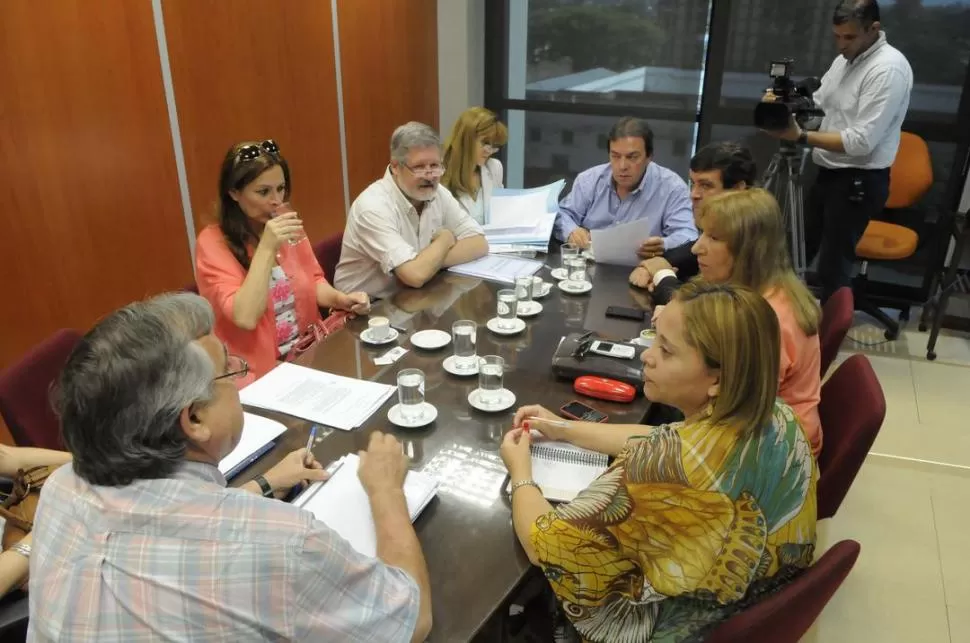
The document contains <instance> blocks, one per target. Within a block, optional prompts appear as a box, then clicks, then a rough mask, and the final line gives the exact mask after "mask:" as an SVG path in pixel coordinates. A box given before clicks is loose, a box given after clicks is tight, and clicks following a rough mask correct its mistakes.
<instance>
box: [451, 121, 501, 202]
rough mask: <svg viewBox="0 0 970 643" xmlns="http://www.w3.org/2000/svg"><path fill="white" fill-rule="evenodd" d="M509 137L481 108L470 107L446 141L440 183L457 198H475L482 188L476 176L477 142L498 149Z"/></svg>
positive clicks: (498, 122) (499, 123)
mask: <svg viewBox="0 0 970 643" xmlns="http://www.w3.org/2000/svg"><path fill="white" fill-rule="evenodd" d="M508 138H509V132H508V130H507V129H506V128H505V125H504V124H503V123H502V122H501V121H499V120H498V117H497V116H496V115H495V114H494V113H493V112H491V111H490V110H487V109H485V108H484V107H470V108H468V109H466V110H465V111H464V112H462V113H461V116H459V117H458V120H457V121H455V126H454V127H452V128H451V135H450V136H449V137H448V140H447V141H445V154H444V163H445V175H444V176H443V177H441V184H442V185H444V186H445V187H446V188H448V189H449V190H450V191H451V193H452V194H454V195H455V196H456V197H457V196H458V195H459V194H467V195H469V196H475V195H476V194H478V188H479V187H481V185H480V182H479V179H478V176H477V174H476V173H475V170H476V168H477V167H478V159H477V158H476V156H477V155H476V150H477V148H478V141H479V140H482V141H484V142H485V143H488V144H490V145H494V146H495V147H501V146H502V145H505V142H506V141H507V140H508Z"/></svg>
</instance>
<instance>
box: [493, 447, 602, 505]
mask: <svg viewBox="0 0 970 643" xmlns="http://www.w3.org/2000/svg"><path fill="white" fill-rule="evenodd" d="M608 465H609V456H607V455H606V454H605V453H597V452H595V451H590V450H589V449H583V448H581V447H577V446H573V445H572V444H569V443H567V442H555V441H552V442H536V443H533V445H532V479H533V480H535V481H536V484H538V485H539V488H540V489H542V495H544V496H545V497H546V499H547V500H552V501H554V502H568V501H570V500H572V499H573V498H575V497H576V495H577V494H578V493H579V492H580V491H582V490H583V489H585V488H586V487H588V486H589V485H590V483H592V482H593V480H596V478H598V477H600V476H601V475H602V474H603V472H604V471H606V467H607V466H608ZM509 486H510V487H511V484H510V485H509Z"/></svg>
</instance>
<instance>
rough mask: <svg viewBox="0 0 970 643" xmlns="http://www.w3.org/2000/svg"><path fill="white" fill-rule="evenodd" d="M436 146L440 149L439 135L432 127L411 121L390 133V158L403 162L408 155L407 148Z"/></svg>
mask: <svg viewBox="0 0 970 643" xmlns="http://www.w3.org/2000/svg"><path fill="white" fill-rule="evenodd" d="M432 146H433V147H437V148H438V149H439V150H440V149H441V137H440V136H438V132H436V131H434V128H433V127H431V126H429V125H425V124H424V123H419V122H417V121H411V122H409V123H405V124H404V125H400V126H399V127H398V128H397V129H395V130H394V133H393V134H391V160H392V161H397V162H398V163H404V162H405V161H406V159H407V156H408V150H410V149H412V148H415V147H432Z"/></svg>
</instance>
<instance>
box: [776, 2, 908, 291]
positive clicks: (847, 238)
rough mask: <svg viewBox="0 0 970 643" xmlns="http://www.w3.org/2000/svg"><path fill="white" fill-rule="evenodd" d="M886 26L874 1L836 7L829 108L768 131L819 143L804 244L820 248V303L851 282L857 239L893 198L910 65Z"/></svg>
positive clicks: (823, 95) (811, 250)
mask: <svg viewBox="0 0 970 643" xmlns="http://www.w3.org/2000/svg"><path fill="white" fill-rule="evenodd" d="M881 26H882V25H881V24H880V22H879V3H878V2H876V0H841V1H840V2H839V3H838V4H837V5H836V7H835V11H834V12H833V14H832V32H833V34H834V36H835V44H836V46H837V48H838V50H839V54H840V55H839V56H838V57H837V58H836V59H835V61H834V62H833V63H832V66H831V67H829V70H828V71H827V72H826V73H825V75H824V76H823V77H822V84H821V86H820V87H819V89H818V91H816V92H815V95H814V98H815V102H816V103H817V104H818V106H819V107H820V108H821V109H822V110H823V111H824V112H825V118H823V119H822V125H821V128H820V129H819V131H817V132H805V131H802V129H801V128H800V127H799V126H798V124H797V123H796V122H795V120H794V118H793V119H792V120H791V124H790V125H789V127H788V128H787V129H785V130H780V131H774V132H769V133H770V134H772V135H773V136H775V137H777V138H780V139H783V140H787V141H797V142H799V143H801V144H803V145H811V146H812V147H814V148H815V150H814V151H813V152H812V159H813V160H814V161H815V164H816V165H817V166H818V167H819V173H818V178H817V179H816V181H815V185H814V186H812V189H811V191H810V192H809V195H808V200H807V206H806V213H805V238H806V244H805V245H806V256H807V257H808V258H809V259H811V258H812V257H813V256H814V255H815V254H816V253H817V254H818V276H819V280H820V281H821V284H822V301H823V302H824V301H825V300H826V299H828V297H829V296H830V295H831V294H832V293H834V292H835V291H836V290H838V289H839V288H841V287H842V286H848V285H849V284H850V283H851V279H852V267H853V264H854V262H855V247H856V244H857V243H858V242H859V239H860V238H861V237H862V234H863V233H864V232H865V230H866V226H867V225H868V224H869V219H870V218H871V217H872V216H873V215H874V214H877V213H879V212H880V211H881V210H882V208H883V206H884V205H885V203H886V199H887V198H888V197H889V168H890V167H891V166H892V164H893V161H894V160H895V158H896V151H897V150H898V149H899V139H900V128H901V127H902V124H903V120H904V119H905V117H906V110H907V109H908V108H909V97H910V92H911V90H912V88H913V71H912V69H911V68H910V66H909V62H908V61H907V60H906V57H905V56H903V54H902V53H901V52H900V51H899V50H898V49H896V48H894V47H892V46H890V45H889V43H888V42H886V34H885V33H883V32H882V31H881ZM773 98H774V97H773V96H771V95H770V94H769V95H768V96H766V97H765V100H773Z"/></svg>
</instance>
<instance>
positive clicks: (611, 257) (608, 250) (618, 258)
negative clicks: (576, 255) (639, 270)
mask: <svg viewBox="0 0 970 643" xmlns="http://www.w3.org/2000/svg"><path fill="white" fill-rule="evenodd" d="M649 229H650V224H649V222H648V221H647V220H646V219H638V220H637V221H631V222H630V223H622V224H620V225H617V226H613V227H612V228H603V229H601V230H590V236H591V237H592V239H593V254H594V255H595V256H596V263H608V264H613V265H617V266H635V265H637V264H638V263H640V257H638V256H637V250H639V249H640V244H642V243H643V242H644V241H646V240H647V237H649V236H650V234H649Z"/></svg>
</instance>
